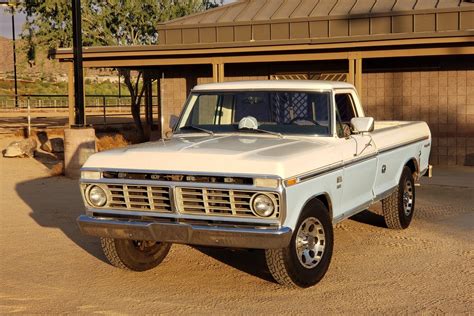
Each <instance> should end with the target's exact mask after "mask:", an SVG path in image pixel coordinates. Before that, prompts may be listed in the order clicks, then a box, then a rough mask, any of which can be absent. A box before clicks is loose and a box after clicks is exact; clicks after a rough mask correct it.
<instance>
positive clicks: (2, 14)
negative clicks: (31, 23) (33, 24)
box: [0, 7, 26, 38]
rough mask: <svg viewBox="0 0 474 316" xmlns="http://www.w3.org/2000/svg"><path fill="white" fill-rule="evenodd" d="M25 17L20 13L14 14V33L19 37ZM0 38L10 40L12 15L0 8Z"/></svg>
mask: <svg viewBox="0 0 474 316" xmlns="http://www.w3.org/2000/svg"><path fill="white" fill-rule="evenodd" d="M25 20H26V16H25V15H24V14H21V13H18V12H17V13H15V33H16V36H17V37H18V35H20V33H21V31H22V26H23V23H25ZM0 36H3V37H6V38H12V15H11V13H10V10H9V9H8V8H3V7H0Z"/></svg>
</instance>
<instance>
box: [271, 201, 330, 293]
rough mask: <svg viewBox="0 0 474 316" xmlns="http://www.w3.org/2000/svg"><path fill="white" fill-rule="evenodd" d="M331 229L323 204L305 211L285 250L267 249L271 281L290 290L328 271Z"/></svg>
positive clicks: (316, 202)
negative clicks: (288, 287) (272, 279)
mask: <svg viewBox="0 0 474 316" xmlns="http://www.w3.org/2000/svg"><path fill="white" fill-rule="evenodd" d="M332 250H333V229H332V223H331V220H330V218H329V212H328V210H327V208H326V207H325V206H324V204H323V203H321V202H320V201H313V202H312V203H311V204H310V205H308V206H307V207H305V208H304V210H303V211H302V213H301V216H300V219H299V220H298V223H297V225H296V228H295V232H294V233H293V236H292V238H291V241H290V244H289V245H288V247H286V248H281V249H267V250H265V257H266V261H267V265H268V268H269V270H270V272H271V274H272V276H273V278H274V279H275V280H276V281H277V282H278V283H280V284H282V285H286V286H292V287H295V286H297V287H303V288H304V287H310V286H312V285H315V284H316V283H318V282H319V281H320V280H321V279H322V278H323V276H324V275H325V274H326V271H327V270H328V268H329V263H330V262H331V257H332Z"/></svg>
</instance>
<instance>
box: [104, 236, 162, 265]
mask: <svg viewBox="0 0 474 316" xmlns="http://www.w3.org/2000/svg"><path fill="white" fill-rule="evenodd" d="M100 243H101V246H102V250H103V251H104V254H105V256H106V257H107V260H108V261H109V262H110V263H111V264H112V265H113V266H116V267H118V268H122V269H126V270H133V271H146V270H150V269H153V268H154V267H156V266H157V265H159V264H160V263H161V262H162V261H163V259H164V258H165V257H166V255H167V254H168V252H169V250H170V248H171V244H170V243H160V242H155V241H144V240H128V239H113V238H101V239H100Z"/></svg>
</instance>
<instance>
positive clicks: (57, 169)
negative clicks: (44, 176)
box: [49, 161, 64, 177]
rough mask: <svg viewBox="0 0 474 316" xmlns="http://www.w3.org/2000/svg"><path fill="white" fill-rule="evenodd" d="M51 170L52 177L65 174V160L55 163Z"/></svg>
mask: <svg viewBox="0 0 474 316" xmlns="http://www.w3.org/2000/svg"><path fill="white" fill-rule="evenodd" d="M49 172H50V174H51V176H52V177H55V176H62V175H64V162H62V161H60V162H58V163H57V164H55V165H53V167H52V168H51V170H50V171H49Z"/></svg>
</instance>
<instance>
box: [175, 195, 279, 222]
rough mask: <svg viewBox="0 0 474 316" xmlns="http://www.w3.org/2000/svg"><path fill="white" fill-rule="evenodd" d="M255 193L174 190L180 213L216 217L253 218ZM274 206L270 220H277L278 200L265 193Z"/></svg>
mask: <svg viewBox="0 0 474 316" xmlns="http://www.w3.org/2000/svg"><path fill="white" fill-rule="evenodd" d="M256 193H264V192H255V191H243V190H227V189H207V188H176V200H177V207H178V211H179V212H180V213H184V214H204V215H217V216H242V217H253V218H256V217H257V215H255V213H254V212H253V211H252V207H251V202H252V197H253V196H254V195H255V194H256ZM264 194H266V195H268V196H269V197H271V198H272V199H273V200H274V202H275V205H276V210H275V213H274V214H273V215H272V216H271V217H270V218H279V216H280V200H279V197H278V195H277V194H275V193H268V192H265V193H264Z"/></svg>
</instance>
